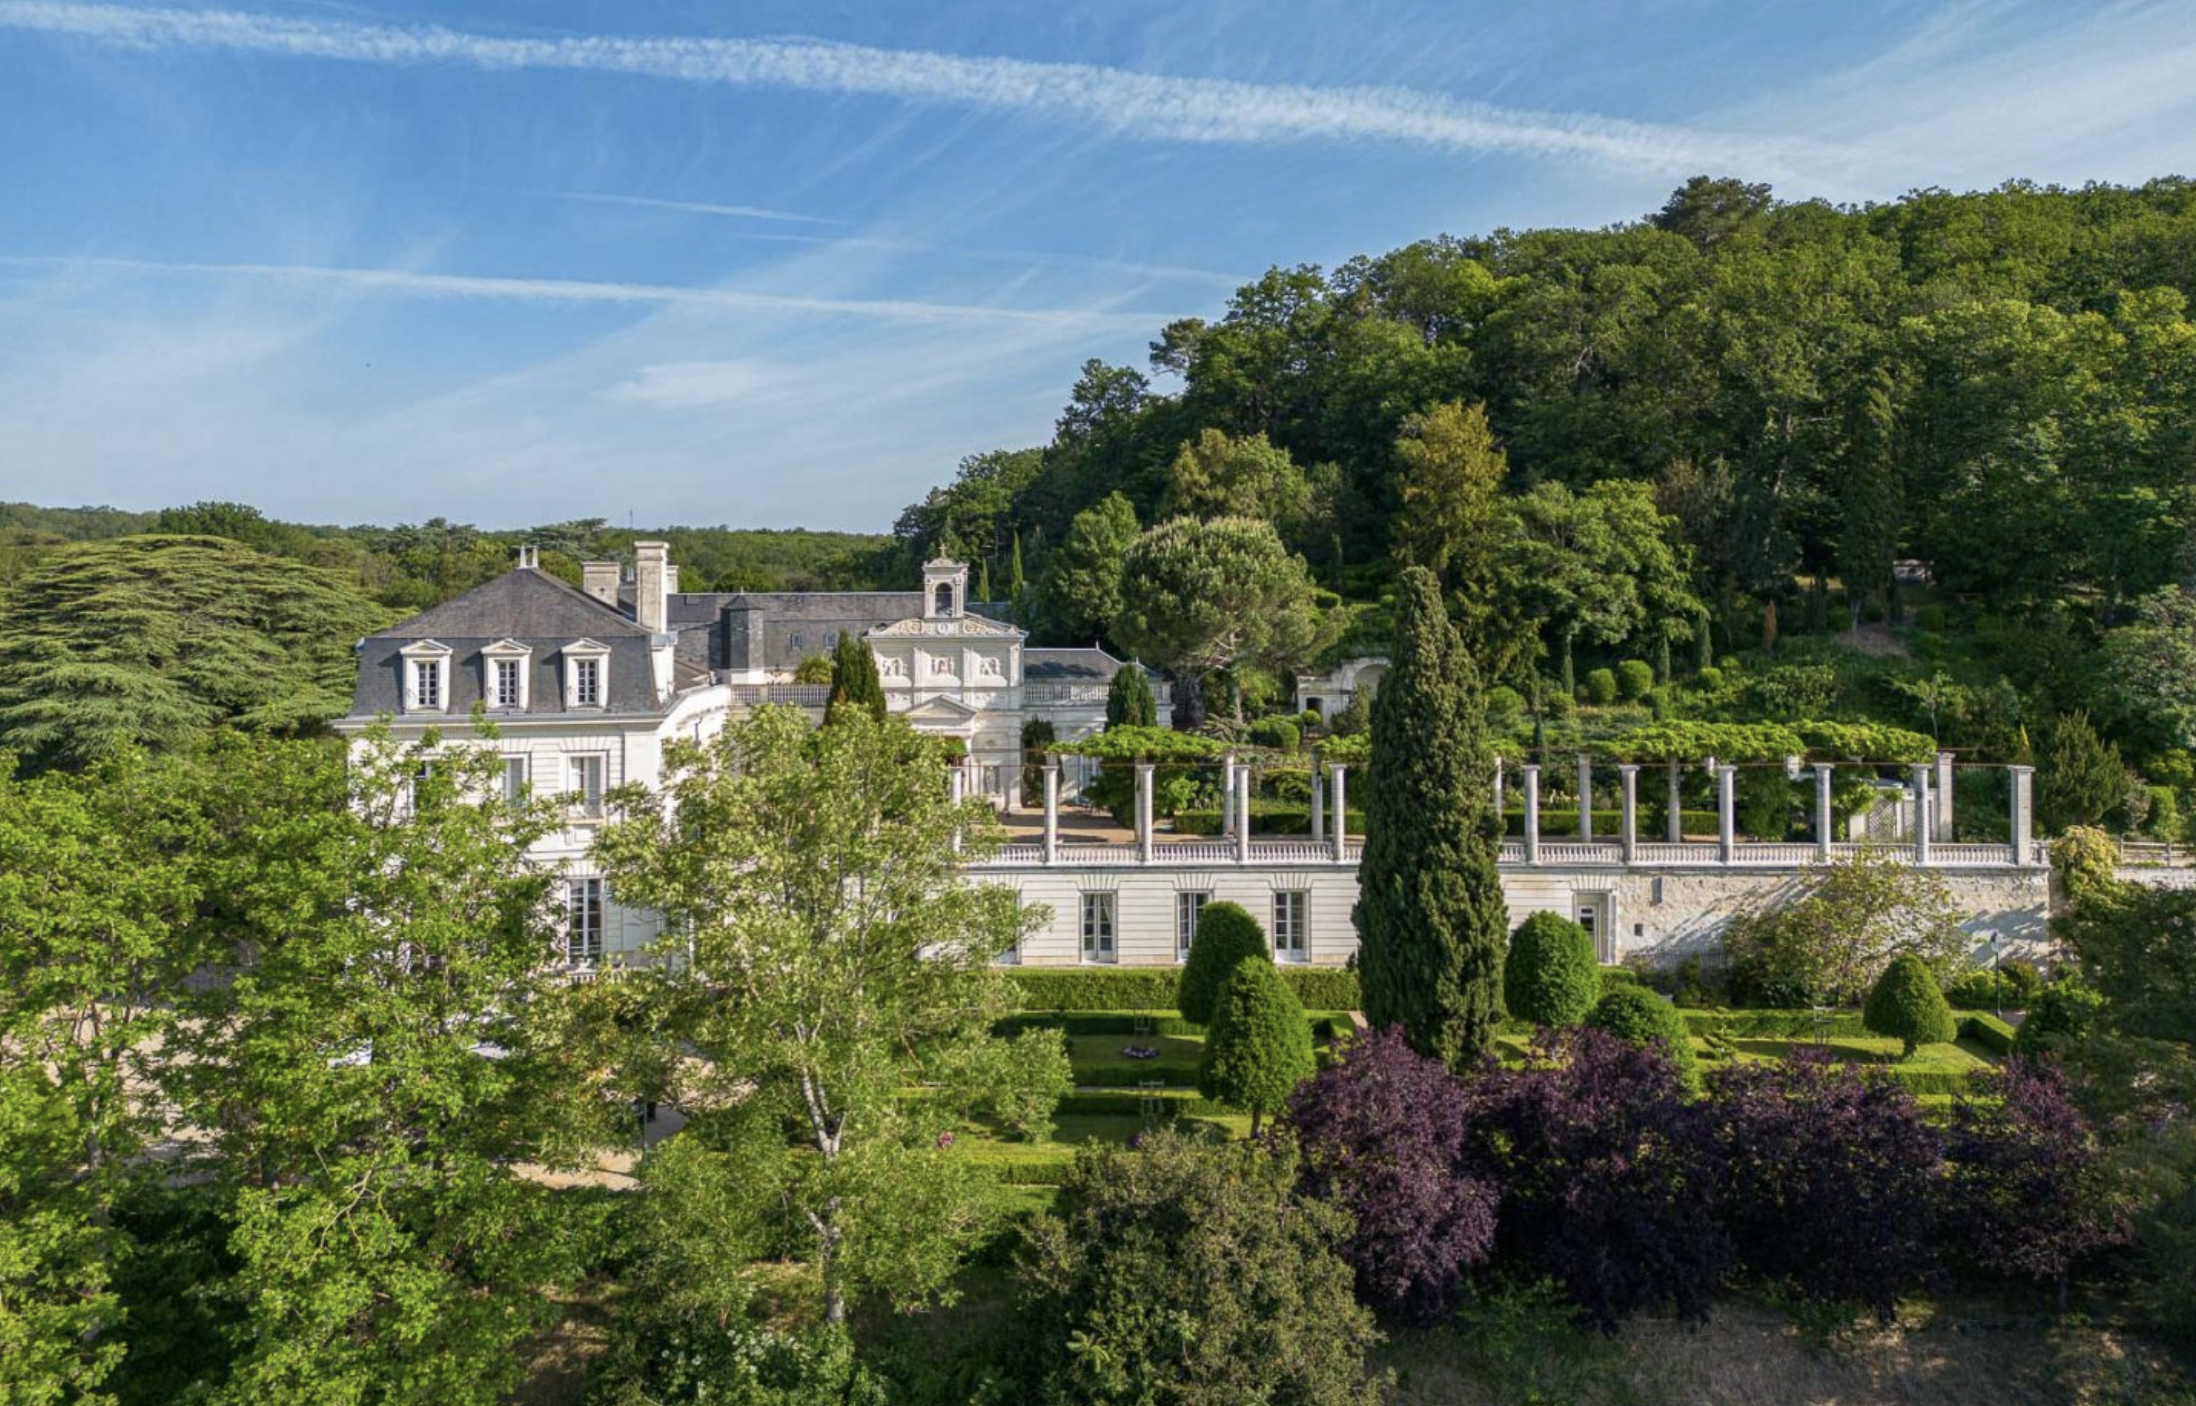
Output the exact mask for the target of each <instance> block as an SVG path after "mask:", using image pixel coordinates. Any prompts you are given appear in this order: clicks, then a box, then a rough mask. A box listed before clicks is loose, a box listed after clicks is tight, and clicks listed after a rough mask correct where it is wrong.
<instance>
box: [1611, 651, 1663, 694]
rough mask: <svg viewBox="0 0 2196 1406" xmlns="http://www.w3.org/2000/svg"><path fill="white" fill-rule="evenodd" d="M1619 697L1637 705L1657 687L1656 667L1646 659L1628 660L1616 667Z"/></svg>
mask: <svg viewBox="0 0 2196 1406" xmlns="http://www.w3.org/2000/svg"><path fill="white" fill-rule="evenodd" d="M1616 686H1617V697H1619V698H1622V699H1623V700H1625V701H1626V702H1628V703H1637V702H1639V701H1640V700H1641V699H1642V698H1645V697H1646V696H1647V693H1648V690H1650V689H1652V688H1653V687H1654V686H1655V666H1654V665H1652V664H1649V663H1648V662H1647V661H1646V660H1644V659H1627V660H1625V661H1624V662H1623V663H1621V664H1619V665H1617V666H1616Z"/></svg>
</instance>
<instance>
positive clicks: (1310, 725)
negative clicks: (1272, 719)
mask: <svg viewBox="0 0 2196 1406" xmlns="http://www.w3.org/2000/svg"><path fill="white" fill-rule="evenodd" d="M1326 725H1327V720H1326V719H1325V718H1323V717H1321V716H1319V710H1318V709H1317V708H1306V709H1305V710H1304V711H1303V712H1301V713H1298V714H1297V715H1296V728H1297V731H1298V732H1299V733H1305V732H1311V731H1313V730H1314V729H1317V728H1322V727H1325V726H1326Z"/></svg>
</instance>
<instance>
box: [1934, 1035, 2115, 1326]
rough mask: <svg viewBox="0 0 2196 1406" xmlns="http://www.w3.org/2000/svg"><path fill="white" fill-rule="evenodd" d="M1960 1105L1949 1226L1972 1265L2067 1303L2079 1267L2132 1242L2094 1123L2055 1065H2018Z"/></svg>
mask: <svg viewBox="0 0 2196 1406" xmlns="http://www.w3.org/2000/svg"><path fill="white" fill-rule="evenodd" d="M1973 1087H1974V1092H1975V1094H1976V1095H1977V1096H1976V1097H1974V1098H1962V1099H1960V1100H1959V1102H1957V1103H1956V1104H1954V1105H1953V1110H1952V1135H1951V1138H1950V1140H1949V1142H1948V1145H1947V1148H1946V1153H1947V1156H1948V1159H1949V1160H1950V1162H1951V1166H1952V1185H1951V1195H1950V1197H1949V1202H1950V1206H1951V1217H1950V1219H1951V1225H1950V1229H1951V1230H1952V1233H1953V1235H1954V1238H1955V1239H1956V1240H1957V1242H1958V1243H1959V1245H1960V1246H1961V1248H1962V1249H1963V1250H1964V1251H1965V1252H1966V1255H1967V1257H1968V1259H1970V1260H1971V1261H1973V1262H1974V1263H1975V1264H1976V1265H1978V1266H1980V1267H1982V1268H1984V1269H1987V1270H1991V1271H1994V1272H1996V1273H2000V1274H2014V1275H2019V1276H2021V1277H2023V1278H2026V1279H2033V1280H2036V1281H2037V1282H2039V1283H2055V1284H2057V1285H2058V1288H2059V1299H2060V1306H2061V1307H2062V1308H2063V1307H2064V1306H2065V1300H2066V1276H2067V1271H2068V1270H2070V1269H2071V1268H2072V1267H2073V1266H2074V1264H2075V1262H2076V1261H2077V1260H2079V1259H2081V1258H2082V1257H2083V1256H2084V1255H2088V1254H2092V1253H2094V1252H2095V1251H2097V1250H2100V1249H2102V1248H2104V1247H2105V1246H2107V1245H2114V1244H2118V1243H2121V1242H2123V1241H2125V1240H2126V1239H2127V1238H2128V1228H2129V1227H2128V1222H2127V1218H2126V1216H2125V1214H2124V1212H2123V1211H2122V1209H2121V1207H2120V1204H2119V1201H2118V1198H2117V1197H2116V1196H2115V1195H2114V1191H2113V1188H2112V1187H2111V1186H2110V1185H2108V1179H2107V1177H2106V1173H2105V1166H2104V1156H2103V1152H2102V1149H2100V1148H2099V1146H2098V1144H2097V1139H2096V1135H2095V1134H2094V1133H2093V1132H2092V1131H2091V1129H2090V1126H2089V1120H2088V1119H2086V1118H2084V1117H2083V1116H2082V1113H2081V1110H2080V1109H2078V1108H2076V1107H2075V1106H2074V1100H2073V1099H2072V1098H2071V1097H2070V1096H2069V1095H2068V1092H2067V1087H2066V1080H2065V1077H2064V1076H2063V1075H2062V1074H2061V1073H2060V1072H2059V1070H2058V1068H2057V1066H2056V1065H2050V1064H2034V1063H2031V1062H2029V1061H2027V1060H2021V1059H2015V1060H2012V1061H2011V1062H2009V1063H2008V1064H2007V1065H2006V1066H2005V1068H2003V1069H2002V1070H1993V1071H1990V1072H1989V1073H1986V1074H1983V1075H1981V1076H1978V1077H1977V1079H1976V1080H1975V1083H1974V1086H1973Z"/></svg>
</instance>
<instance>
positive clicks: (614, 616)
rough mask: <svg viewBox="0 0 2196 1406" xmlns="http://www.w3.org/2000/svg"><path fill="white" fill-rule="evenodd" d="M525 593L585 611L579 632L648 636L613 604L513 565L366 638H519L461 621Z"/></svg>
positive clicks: (509, 629)
mask: <svg viewBox="0 0 2196 1406" xmlns="http://www.w3.org/2000/svg"><path fill="white" fill-rule="evenodd" d="M526 591H534V592H539V591H547V592H549V593H550V594H551V595H552V596H553V597H555V603H556V604H557V605H558V606H571V607H573V608H575V609H579V610H584V611H586V612H588V613H589V614H590V615H591V616H592V617H593V618H591V619H589V620H588V621H587V622H586V623H585V624H583V625H576V626H575V628H576V629H578V630H579V631H580V632H581V633H582V634H594V635H603V636H618V637H621V638H634V637H641V638H646V637H647V635H648V633H649V632H648V631H647V630H645V629H643V628H642V627H641V626H640V625H639V624H638V623H637V622H635V621H634V620H632V619H631V618H629V617H628V616H627V615H626V614H625V613H624V612H623V611H621V610H619V609H618V608H617V607H616V606H613V605H608V604H605V603H604V602H602V601H599V600H597V599H595V598H594V597H593V596H591V595H588V594H587V593H586V592H585V591H582V590H580V589H578V588H577V587H574V586H568V585H566V584H565V583H564V582H562V581H559V580H558V579H557V578H556V577H554V576H551V575H549V574H548V573H547V572H544V571H541V570H539V569H538V568H532V567H513V568H512V569H511V570H509V571H506V572H504V573H503V574H502V575H500V576H492V577H490V578H489V579H488V580H486V581H483V582H481V583H480V584H479V585H477V586H475V587H473V589H471V590H469V591H466V592H464V593H462V594H460V595H456V596H453V597H451V598H450V599H449V600H446V601H443V602H441V603H440V604H437V605H430V606H428V607H427V608H426V609H425V610H422V611H421V612H419V613H418V614H417V615H414V616H412V617H410V618H409V619H405V620H400V621H398V622H397V623H396V624H394V625H391V626H389V627H387V628H386V629H382V630H377V631H375V632H374V634H373V635H370V636H368V638H369V639H372V638H413V637H427V638H433V637H436V636H439V635H445V634H446V635H448V636H450V638H452V639H496V640H501V639H516V638H523V637H524V636H523V634H522V633H520V632H518V631H517V628H516V626H515V625H513V624H512V623H511V622H510V621H505V622H502V623H501V624H500V625H498V626H496V627H495V628H491V629H486V630H483V629H478V628H475V624H474V622H472V621H471V620H469V619H467V618H466V611H467V609H468V607H472V606H477V605H480V604H483V603H486V602H487V601H490V600H496V599H500V598H502V597H504V596H506V595H509V594H512V593H515V592H526Z"/></svg>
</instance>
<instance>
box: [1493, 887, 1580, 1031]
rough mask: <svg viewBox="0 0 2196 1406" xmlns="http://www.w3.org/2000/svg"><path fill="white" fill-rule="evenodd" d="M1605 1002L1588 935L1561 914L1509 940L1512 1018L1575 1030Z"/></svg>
mask: <svg viewBox="0 0 2196 1406" xmlns="http://www.w3.org/2000/svg"><path fill="white" fill-rule="evenodd" d="M1600 998H1601V964H1600V963H1599V962H1598V961H1596V960H1595V957H1594V939H1593V937H1592V936H1591V935H1590V934H1589V933H1588V932H1587V931H1586V929H1584V928H1582V927H1580V926H1579V925H1578V924H1576V923H1574V922H1572V921H1571V920H1570V919H1568V918H1566V917H1563V916H1562V915H1561V914H1559V913H1547V912H1541V913H1535V914H1533V915H1532V916H1531V917H1530V918H1527V919H1526V920H1525V921H1524V922H1523V923H1522V924H1520V925H1519V926H1518V929H1517V931H1516V932H1513V933H1511V934H1510V955H1509V957H1508V958H1507V959H1506V960H1505V961H1504V962H1503V964H1502V999H1503V1001H1504V1002H1505V1003H1506V1004H1507V1005H1508V1006H1509V1008H1510V1014H1511V1015H1513V1016H1515V1017H1517V1018H1518V1019H1519V1020H1529V1021H1531V1022H1532V1023H1533V1024H1535V1025H1546V1026H1550V1027H1562V1026H1566V1025H1576V1024H1578V1023H1579V1022H1580V1021H1581V1020H1584V1019H1585V1018H1586V1012H1588V1011H1590V1010H1592V1009H1593V1008H1594V1002H1595V1001H1597V1000H1599V999H1600Z"/></svg>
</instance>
